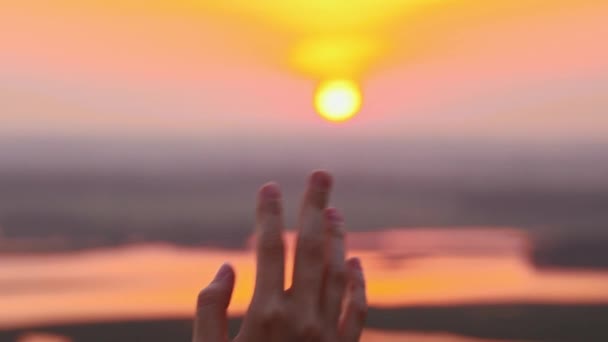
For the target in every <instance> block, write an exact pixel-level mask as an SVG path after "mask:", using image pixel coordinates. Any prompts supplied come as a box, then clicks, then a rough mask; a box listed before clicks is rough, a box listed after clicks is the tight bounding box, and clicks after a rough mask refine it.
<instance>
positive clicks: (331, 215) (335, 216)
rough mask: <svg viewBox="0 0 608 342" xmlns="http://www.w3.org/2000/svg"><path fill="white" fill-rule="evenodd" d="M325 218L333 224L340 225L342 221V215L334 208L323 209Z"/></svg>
mask: <svg viewBox="0 0 608 342" xmlns="http://www.w3.org/2000/svg"><path fill="white" fill-rule="evenodd" d="M325 218H326V219H327V220H328V221H329V222H331V223H333V224H335V225H342V223H344V216H342V214H341V213H340V211H339V210H338V209H336V208H327V209H325Z"/></svg>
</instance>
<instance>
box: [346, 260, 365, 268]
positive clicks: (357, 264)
mask: <svg viewBox="0 0 608 342" xmlns="http://www.w3.org/2000/svg"><path fill="white" fill-rule="evenodd" d="M348 263H349V264H350V266H352V267H353V268H354V269H356V270H357V271H363V267H362V266H361V260H359V258H352V259H350V260H348Z"/></svg>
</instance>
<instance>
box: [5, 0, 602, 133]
mask: <svg viewBox="0 0 608 342" xmlns="http://www.w3.org/2000/svg"><path fill="white" fill-rule="evenodd" d="M370 1H371V0H370ZM372 2H373V1H372ZM410 2H411V1H410ZM143 3H144V2H139V1H135V0H129V1H106V2H102V1H90V2H80V1H70V0H55V1H52V0H44V1H43V0H40V1H33V0H26V1H0V108H1V109H2V110H1V111H0V117H1V120H2V125H0V134H3V135H10V134H17V135H49V134H60V135H67V136H70V135H101V136H108V137H111V136H115V135H131V136H133V135H135V136H139V135H143V136H169V137H172V136H213V137H219V138H221V137H229V136H235V135H251V136H254V137H255V136H262V135H272V136H283V137H285V136H287V137H289V136H294V135H295V133H296V132H297V133H298V135H300V136H308V137H309V136H318V135H323V136H330V135H334V134H337V135H345V136H351V137H352V136H354V137H359V136H372V137H374V136H376V137H377V136H395V137H401V136H408V137H450V138H453V137H455V138H464V137H467V138H470V137H473V138H475V137H483V138H488V137H492V138H495V139H513V138H517V139H550V140H554V139H556V140H562V141H563V140H566V141H569V140H579V139H593V140H600V141H605V136H608V115H606V111H607V109H608V96H606V94H608V45H607V44H605V42H604V40H605V37H608V22H607V21H606V20H605V18H606V16H608V3H607V2H605V1H592V0H585V1H555V0H544V1H543V0H537V1H526V2H513V1H510V0H497V1H480V0H479V1H473V0H469V1H466V0H463V1H457V0H453V1H448V0H445V1H442V0H433V1H431V0H428V1H424V0H416V1H414V2H412V4H411V5H408V2H407V1H400V0H391V1H387V2H386V4H388V5H386V8H382V6H380V8H376V7H378V6H375V7H374V6H371V5H369V4H370V2H369V1H364V0H360V1H356V2H353V5H352V6H354V9H353V8H340V7H339V5H335V4H334V5H332V6H333V7H327V8H321V10H324V11H325V12H323V13H327V14H328V16H333V18H334V20H333V21H332V20H330V19H331V18H329V19H328V18H325V17H323V16H320V17H319V18H317V17H316V16H314V15H312V14H311V13H316V12H314V11H320V9H319V8H316V7H314V6H313V7H310V6H312V5H310V6H309V5H306V3H308V2H302V1H295V2H294V5H293V6H287V5H285V6H280V5H276V2H272V1H260V2H259V3H257V5H251V4H249V5H247V4H248V2H246V1H235V2H234V3H233V5H232V6H219V7H222V8H218V6H215V5H213V3H214V2H213V1H200V2H193V1H188V0H180V1H160V0H159V1H151V2H145V3H146V4H147V5H145V6H144V5H142V4H143ZM310 3H311V4H313V5H314V4H317V5H319V4H320V3H321V2H315V1H312V2H310ZM329 3H334V2H332V1H330V2H329ZM273 4H275V5H273ZM414 4H415V5H414ZM298 6H300V7H298ZM307 6H308V7H307ZM319 6H321V5H319ZM357 6H359V7H360V8H361V9H365V10H367V11H368V12H369V15H368V16H364V17H361V16H360V15H359V16H356V13H359V12H357V10H358V8H357ZM321 7H322V6H321ZM300 13H301V15H300ZM389 14H390V15H389ZM324 18H325V19H324ZM370 18H371V19H370ZM320 34H321V35H322V34H329V35H335V34H341V35H342V34H347V35H354V36H356V37H359V36H364V37H374V38H373V39H376V40H378V41H379V42H382V44H386V45H387V46H389V48H388V49H387V50H386V51H385V52H383V53H382V55H381V56H377V57H376V58H374V59H373V60H371V61H369V63H367V65H365V67H364V68H362V70H361V72H360V75H359V76H358V78H359V81H360V82H361V84H362V88H363V90H364V107H363V110H362V112H361V113H360V114H359V116H358V117H356V119H355V120H353V121H350V122H348V123H346V124H343V125H341V126H339V127H336V126H335V125H332V124H329V123H326V122H323V121H322V120H321V119H320V118H319V117H318V116H317V115H316V114H315V113H314V110H313V108H312V105H311V101H312V94H313V91H314V87H315V84H316V82H318V81H319V79H320V78H321V76H319V77H317V76H315V75H311V74H310V73H307V72H304V71H303V70H298V69H297V67H294V66H293V65H290V64H289V59H290V53H291V52H292V51H293V49H294V47H295V46H297V45H298V43H299V42H301V41H302V40H305V39H307V38H310V37H317V36H318V35H320Z"/></svg>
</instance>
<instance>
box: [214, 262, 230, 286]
mask: <svg viewBox="0 0 608 342" xmlns="http://www.w3.org/2000/svg"><path fill="white" fill-rule="evenodd" d="M234 277H235V274H234V268H232V265H230V264H229V263H227V262H225V263H223V264H222V266H221V267H220V268H219V270H218V271H217V273H216V274H215V278H213V282H220V281H221V282H224V281H232V282H233V281H234Z"/></svg>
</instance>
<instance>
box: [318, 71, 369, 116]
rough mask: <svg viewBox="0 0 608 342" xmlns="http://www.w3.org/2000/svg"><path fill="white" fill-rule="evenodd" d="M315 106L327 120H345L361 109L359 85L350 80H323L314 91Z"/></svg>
mask: <svg viewBox="0 0 608 342" xmlns="http://www.w3.org/2000/svg"><path fill="white" fill-rule="evenodd" d="M315 108H316V110H317V112H318V113H319V114H320V115H321V116H322V117H323V118H325V119H327V120H329V121H333V122H342V121H346V120H348V119H350V118H352V117H353V116H354V115H355V114H357V112H358V111H359V109H361V91H360V90H359V86H358V85H357V83H355V82H353V81H350V80H330V81H324V82H322V83H321V84H320V85H319V87H318V88H317V91H316V93H315Z"/></svg>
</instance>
